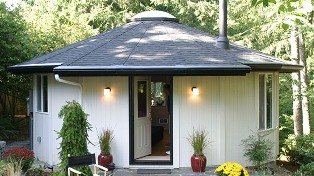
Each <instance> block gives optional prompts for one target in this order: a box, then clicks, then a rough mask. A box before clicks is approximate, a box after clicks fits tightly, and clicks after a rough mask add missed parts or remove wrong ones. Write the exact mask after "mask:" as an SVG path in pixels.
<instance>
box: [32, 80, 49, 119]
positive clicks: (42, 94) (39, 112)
mask: <svg viewBox="0 0 314 176" xmlns="http://www.w3.org/2000/svg"><path fill="white" fill-rule="evenodd" d="M38 76H40V77H41V82H40V83H41V85H40V90H38V85H37V84H38V81H37V78H38ZM44 76H47V86H49V76H48V75H47V74H38V75H36V76H35V78H36V81H35V83H36V113H38V114H46V115H47V114H49V95H48V94H49V87H47V106H48V108H47V112H45V111H43V109H44V101H43V100H44V91H41V90H43V87H44V86H43V85H44V84H43V77H44ZM38 91H40V97H41V101H40V107H41V110H38V98H37V95H38Z"/></svg>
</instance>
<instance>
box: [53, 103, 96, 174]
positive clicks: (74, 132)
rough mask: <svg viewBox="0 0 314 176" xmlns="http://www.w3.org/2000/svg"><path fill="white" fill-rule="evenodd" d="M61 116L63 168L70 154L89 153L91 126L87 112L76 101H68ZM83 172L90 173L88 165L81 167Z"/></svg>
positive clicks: (61, 158)
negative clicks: (88, 142) (88, 143)
mask: <svg viewBox="0 0 314 176" xmlns="http://www.w3.org/2000/svg"><path fill="white" fill-rule="evenodd" d="M59 117H60V118H62V119H63V125H62V128H61V130H60V132H58V135H59V138H61V139H62V140H61V143H60V149H61V150H60V152H59V158H60V160H61V164H60V166H61V168H62V169H64V168H66V166H67V164H68V156H69V155H70V156H81V155H86V154H88V149H87V141H88V131H89V130H91V126H90V124H89V123H88V121H87V114H86V113H85V112H84V111H83V109H82V107H81V105H80V104H79V103H78V102H76V101H72V102H67V104H66V105H64V106H63V107H62V108H61V111H60V112H59ZM79 170H80V171H81V172H83V173H87V172H88V173H90V170H89V168H88V167H82V168H80V169H79Z"/></svg>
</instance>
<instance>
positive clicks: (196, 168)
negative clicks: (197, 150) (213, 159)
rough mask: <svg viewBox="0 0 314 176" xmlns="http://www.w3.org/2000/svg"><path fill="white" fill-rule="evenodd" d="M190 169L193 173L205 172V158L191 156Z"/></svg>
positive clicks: (202, 156)
mask: <svg viewBox="0 0 314 176" xmlns="http://www.w3.org/2000/svg"><path fill="white" fill-rule="evenodd" d="M191 167H192V170H193V172H205V167H206V157H205V156H204V155H192V156H191Z"/></svg>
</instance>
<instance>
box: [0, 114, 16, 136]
mask: <svg viewBox="0 0 314 176" xmlns="http://www.w3.org/2000/svg"><path fill="white" fill-rule="evenodd" d="M18 132H19V130H18V126H17V124H16V122H15V121H14V120H13V118H12V117H11V116H9V115H2V116H0V140H4V139H10V138H12V137H15V136H16V135H17V134H18Z"/></svg>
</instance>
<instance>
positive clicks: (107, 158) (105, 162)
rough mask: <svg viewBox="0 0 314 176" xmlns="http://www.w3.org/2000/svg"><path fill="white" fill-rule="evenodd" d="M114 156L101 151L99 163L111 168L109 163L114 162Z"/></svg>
mask: <svg viewBox="0 0 314 176" xmlns="http://www.w3.org/2000/svg"><path fill="white" fill-rule="evenodd" d="M112 160H113V157H112V155H111V154H109V155H104V154H102V153H100V154H99V155H98V164H99V165H101V166H104V167H106V168H109V164H110V163H112Z"/></svg>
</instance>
